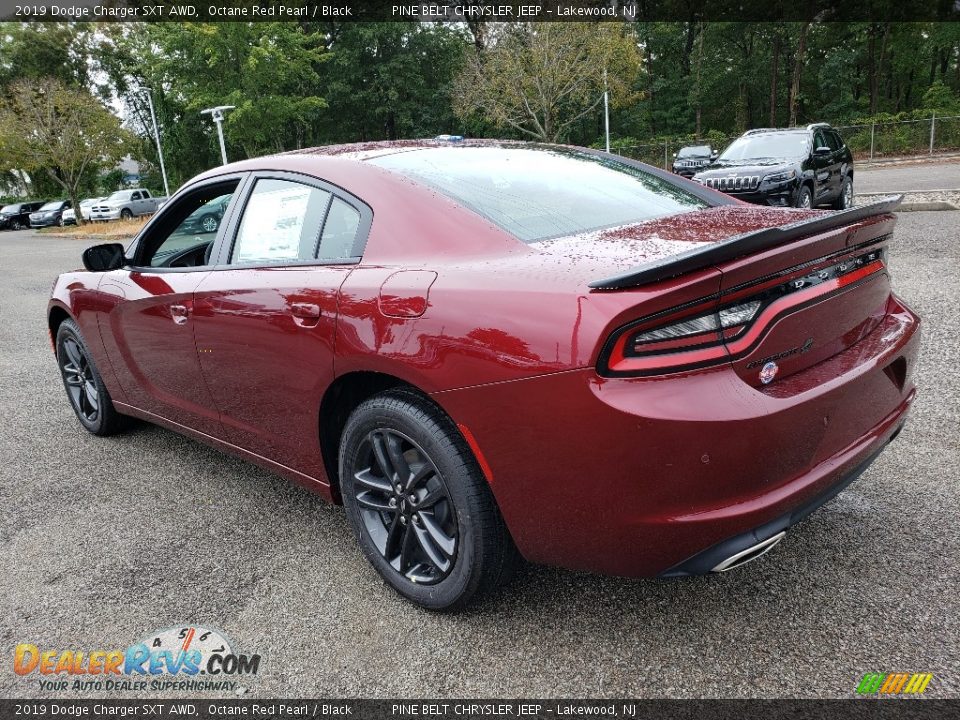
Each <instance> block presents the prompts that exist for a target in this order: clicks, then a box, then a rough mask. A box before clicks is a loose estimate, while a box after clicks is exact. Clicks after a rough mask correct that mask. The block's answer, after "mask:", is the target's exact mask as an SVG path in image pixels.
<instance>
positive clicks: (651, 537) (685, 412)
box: [435, 298, 920, 576]
mask: <svg viewBox="0 0 960 720" xmlns="http://www.w3.org/2000/svg"><path fill="white" fill-rule="evenodd" d="M919 337H920V334H919V320H918V318H917V317H916V316H915V315H914V314H913V313H912V312H911V311H910V310H909V309H908V308H906V307H905V306H904V305H902V303H900V302H899V301H898V300H896V299H895V298H891V300H890V310H889V313H888V315H887V316H886V317H885V319H884V321H883V322H882V323H881V324H880V325H878V326H877V328H876V329H875V330H874V331H873V332H872V333H871V334H870V335H869V336H868V337H866V338H864V339H862V340H861V341H860V342H859V343H857V345H855V346H853V347H852V348H850V349H849V350H848V351H845V352H843V353H840V354H839V355H838V356H835V357H834V358H830V359H828V360H825V361H823V362H821V363H819V364H817V365H815V366H814V367H812V368H809V369H808V370H805V371H801V372H799V373H796V374H794V375H792V376H790V377H788V378H785V379H784V380H782V381H775V382H774V383H772V384H771V385H769V386H766V387H764V388H754V387H751V386H749V385H748V384H747V383H745V382H744V381H743V380H742V379H741V378H740V377H739V376H738V375H737V374H736V373H735V372H734V371H733V369H732V368H730V367H729V366H727V367H721V368H716V369H712V370H709V371H698V372H692V373H688V374H682V373H677V374H674V375H670V376H664V377H659V378H622V379H621V378H618V379H608V378H601V377H598V376H597V374H596V372H595V371H593V370H592V369H589V370H587V369H584V370H577V371H570V372H565V373H557V374H554V375H548V376H541V377H539V378H533V379H529V380H521V381H516V382H509V383H501V384H498V385H491V386H484V387H478V388H466V389H462V390H455V391H449V392H443V393H438V394H437V395H436V396H435V397H436V399H437V401H438V402H439V403H440V404H441V405H442V406H443V407H444V408H445V409H446V410H447V411H448V412H449V413H450V414H451V416H452V417H453V418H454V420H455V421H456V422H457V423H458V424H460V425H462V426H465V427H466V428H467V429H468V430H469V431H470V434H471V435H472V438H473V439H474V440H475V442H476V447H475V450H477V449H478V450H479V452H480V453H481V454H482V455H483V462H481V465H484V464H486V466H487V467H488V468H489V477H488V479H489V481H490V484H491V487H492V489H493V492H494V495H495V496H496V498H497V501H498V503H499V505H500V509H501V511H502V513H503V516H504V519H505V520H506V522H507V525H508V527H509V528H510V531H511V533H512V535H513V537H514V540H515V541H516V543H517V546H518V548H519V549H520V551H521V553H522V554H523V555H524V556H525V557H527V558H528V559H529V560H531V561H534V562H541V563H546V564H553V565H560V566H564V567H569V568H576V569H584V570H591V571H596V572H602V573H606V574H612V575H624V576H658V575H684V574H693V573H695V572H702V571H709V570H710V569H712V568H714V567H715V566H716V564H717V563H714V564H713V565H710V566H709V567H707V565H708V564H709V562H711V561H712V560H713V558H714V557H715V556H716V555H717V554H718V553H714V554H706V555H705V554H703V553H704V552H705V551H708V552H709V551H710V550H711V549H712V548H715V547H716V546H718V545H720V544H722V543H728V545H727V546H724V547H723V550H727V549H730V548H732V547H734V546H737V547H739V546H740V545H742V546H743V547H747V546H748V544H749V543H748V541H751V540H752V542H753V543H755V542H757V541H761V540H764V539H767V538H769V537H772V536H773V535H774V534H776V533H777V532H780V531H781V530H782V529H783V528H785V527H789V526H790V525H792V524H793V523H795V522H797V521H799V519H801V518H802V517H805V516H806V514H808V513H809V512H812V511H813V509H815V508H816V507H818V506H819V505H820V504H822V502H826V500H827V499H829V497H832V495H833V494H835V492H839V490H840V489H842V487H843V486H844V485H845V483H846V482H850V481H852V479H853V478H854V477H856V476H857V475H858V474H859V473H860V472H862V470H863V469H864V468H865V466H866V464H868V460H872V459H873V458H874V457H875V456H876V455H877V454H878V453H879V452H880V451H881V450H882V448H883V447H884V446H885V445H886V444H887V443H888V442H889V441H890V440H891V439H892V438H893V437H894V436H895V435H896V433H898V432H899V430H900V428H901V427H902V426H903V423H904V421H905V419H906V415H907V414H908V412H909V408H910V405H911V403H912V401H913V398H914V395H915V389H914V387H913V384H912V382H911V381H910V375H911V373H912V370H913V367H914V364H915V361H916V356H917V352H918V348H919ZM505 419H506V420H505ZM834 491H835V492H834ZM729 543H732V544H729ZM733 552H736V549H734V550H733ZM730 554H732V553H730ZM728 556H729V555H728ZM704 568H705V570H704Z"/></svg>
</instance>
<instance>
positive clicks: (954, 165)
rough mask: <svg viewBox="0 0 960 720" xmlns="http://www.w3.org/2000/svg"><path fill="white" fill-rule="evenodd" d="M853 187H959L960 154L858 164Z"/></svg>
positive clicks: (874, 189) (864, 189) (894, 189)
mask: <svg viewBox="0 0 960 720" xmlns="http://www.w3.org/2000/svg"><path fill="white" fill-rule="evenodd" d="M854 188H855V190H856V192H858V193H874V192H890V193H898V192H917V191H921V192H922V191H929V190H960V158H951V159H949V160H948V159H943V160H938V161H935V162H925V161H911V162H903V163H897V164H882V165H881V164H878V165H867V164H855V166H854Z"/></svg>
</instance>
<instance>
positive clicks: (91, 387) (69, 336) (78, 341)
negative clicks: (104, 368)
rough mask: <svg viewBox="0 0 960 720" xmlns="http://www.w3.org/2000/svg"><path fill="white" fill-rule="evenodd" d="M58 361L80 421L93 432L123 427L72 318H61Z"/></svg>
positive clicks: (123, 419) (111, 431)
mask: <svg viewBox="0 0 960 720" xmlns="http://www.w3.org/2000/svg"><path fill="white" fill-rule="evenodd" d="M57 364H58V365H59V366H60V375H61V377H62V378H63V387H64V388H65V389H66V391H67V397H68V398H70V405H71V406H72V407H73V411H74V413H76V416H77V419H78V420H79V421H80V424H81V425H83V427H84V428H86V429H87V430H88V431H89V432H91V433H93V434H94V435H113V434H114V433H116V432H119V431H120V430H122V429H123V427H124V425H125V424H126V420H127V417H126V416H125V415H121V414H120V413H118V412H117V411H116V409H115V408H114V407H113V402H112V401H111V400H110V393H109V392H107V388H106V386H104V384H103V379H102V378H101V377H100V373H99V372H97V367H96V365H94V363H93V358H92V357H91V356H90V351H89V350H88V349H87V344H86V343H85V342H84V341H83V337H82V336H81V335H80V328H78V327H77V324H76V323H75V322H74V321H73V320H64V321H63V322H62V323H61V324H60V327H59V329H58V330H57Z"/></svg>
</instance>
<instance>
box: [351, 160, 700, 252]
mask: <svg viewBox="0 0 960 720" xmlns="http://www.w3.org/2000/svg"><path fill="white" fill-rule="evenodd" d="M370 162H371V163H373V164H374V165H379V166H380V167H383V168H386V169H387V170H392V171H394V172H397V173H400V174H402V175H405V176H407V177H410V178H412V179H414V180H416V181H418V182H421V183H423V184H425V185H429V186H430V187H433V188H436V189H437V190H439V191H440V192H442V193H443V194H444V195H447V196H448V197H451V198H453V199H454V200H455V201H457V202H458V203H459V204H461V205H463V206H464V207H467V208H469V209H471V210H473V211H474V212H476V213H478V214H479V215H482V216H483V217H485V218H487V219H489V220H490V221H492V222H494V223H496V224H497V225H499V226H500V227H501V228H503V229H504V230H506V231H507V232H509V233H511V234H513V235H514V236H516V237H517V238H519V239H520V240H523V241H524V242H528V243H530V242H536V241H538V240H545V239H547V238H551V237H563V236H567V235H576V234H579V233H584V232H589V231H592V230H599V229H601V228H607V227H614V226H618V225H628V224H634V223H639V222H644V221H645V220H650V219H651V218H655V217H662V216H665V215H677V214H679V213H683V212H689V211H691V210H697V209H700V208H703V207H706V205H707V204H706V203H705V202H704V201H702V200H700V199H699V198H697V197H696V196H695V195H692V194H691V193H689V192H687V191H686V190H682V189H680V188H679V187H677V186H676V185H674V184H673V183H671V182H669V181H667V180H664V179H661V178H659V177H657V176H655V175H652V174H650V173H647V172H645V171H643V170H641V169H639V168H635V167H633V166H631V165H627V164H625V163H621V162H618V161H616V160H612V159H610V158H604V157H600V156H596V155H590V154H587V153H584V152H580V151H576V150H569V149H561V148H510V147H462V146H461V147H457V148H425V149H418V150H412V151H406V152H399V153H394V154H391V155H382V156H380V157H376V158H373V159H371V160H370Z"/></svg>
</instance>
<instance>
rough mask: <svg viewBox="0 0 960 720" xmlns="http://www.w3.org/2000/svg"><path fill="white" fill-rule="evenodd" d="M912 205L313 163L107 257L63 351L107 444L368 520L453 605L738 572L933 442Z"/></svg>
mask: <svg viewBox="0 0 960 720" xmlns="http://www.w3.org/2000/svg"><path fill="white" fill-rule="evenodd" d="M224 195H229V199H228V201H226V210H225V212H224V214H223V216H222V220H221V222H220V223H219V225H218V228H217V231H216V234H215V235H212V234H209V233H208V234H199V233H197V232H195V229H192V228H193V224H192V223H191V221H190V218H191V217H196V215H195V214H196V213H197V212H198V211H201V210H202V208H203V206H204V205H206V204H207V203H210V202H223V196H224ZM895 204H896V199H894V200H891V201H888V202H885V203H880V204H877V205H874V206H869V207H864V208H855V209H852V210H847V211H844V212H839V213H830V212H826V211H823V212H821V211H815V210H794V209H774V208H761V207H757V206H753V205H746V204H743V203H740V202H739V201H737V200H734V199H733V198H730V197H728V196H726V195H723V194H721V193H718V192H715V191H713V190H711V189H709V188H705V187H702V186H700V185H698V184H696V183H693V182H690V181H687V180H683V179H681V178H678V177H677V176H675V175H671V174H669V173H666V172H663V171H660V170H657V169H655V168H651V167H648V166H646V165H643V164H640V163H635V162H632V161H628V160H623V159H620V158H616V157H612V156H609V155H605V154H603V153H599V152H594V151H589V150H582V149H577V148H569V147H557V146H532V145H524V144H519V143H518V144H513V143H499V142H479V141H476V142H472V141H467V142H461V143H456V144H449V143H444V142H434V141H424V142H399V143H385V144H372V145H357V146H339V147H333V148H324V149H318V150H306V151H299V152H296V153H292V154H285V155H278V156H273V157H265V158H260V159H256V160H249V161H245V162H240V163H235V164H233V165H227V166H224V167H219V168H216V169H215V170H211V171H210V172H208V173H206V174H204V175H201V176H200V177H198V178H197V179H195V180H194V181H192V182H190V183H188V184H187V185H186V186H185V187H184V188H183V189H181V190H180V191H179V192H178V193H177V195H176V196H175V197H174V198H173V199H171V200H170V201H169V202H168V203H167V204H166V206H165V207H164V208H163V209H162V210H161V212H160V213H159V214H158V215H157V216H156V217H154V218H153V219H152V220H151V221H150V222H149V223H148V224H147V225H146V226H145V227H144V228H143V230H142V231H141V232H140V234H139V235H138V236H137V237H136V238H135V240H134V241H133V242H132V244H131V245H130V246H129V247H128V248H127V249H126V250H124V248H123V247H122V246H119V245H104V246H97V247H94V248H90V249H88V250H87V251H86V253H85V254H84V264H85V266H86V268H87V270H86V271H78V272H71V273H67V274H64V275H61V276H60V278H59V279H58V280H57V282H56V285H55V287H54V289H53V297H52V299H51V301H50V305H49V326H50V332H51V336H52V338H53V342H54V346H55V350H56V357H57V361H58V363H59V367H60V370H61V372H62V376H63V382H64V386H65V388H66V391H67V394H68V396H69V398H70V401H71V403H72V405H73V408H74V410H75V411H76V414H77V416H78V417H79V419H80V422H81V423H82V424H83V425H84V427H86V428H87V429H88V430H89V431H91V432H93V433H95V434H99V435H106V434H109V433H113V432H116V431H117V430H118V429H120V428H121V427H122V425H123V421H124V420H125V419H126V418H127V417H128V416H132V417H138V418H142V419H145V420H148V421H151V422H155V423H158V424H161V425H164V426H167V427H169V428H173V429H174V430H177V431H179V432H183V433H186V434H188V435H191V436H193V437H196V438H198V439H200V440H202V441H204V442H208V443H210V444H212V445H214V446H216V447H219V448H223V449H226V450H229V451H231V452H235V453H237V454H239V455H241V456H244V457H246V458H248V459H250V460H252V461H254V462H256V463H259V464H261V465H263V466H264V467H267V468H270V469H271V470H274V471H276V472H279V473H281V474H283V475H286V476H288V477H290V478H292V479H294V480H296V481H298V482H300V483H302V484H304V485H306V486H307V487H309V488H312V489H313V490H315V491H317V492H318V493H320V494H321V495H323V496H324V497H326V498H327V499H329V500H332V501H334V502H341V501H342V502H343V504H344V505H345V506H346V512H347V516H348V518H349V521H350V523H351V525H352V527H353V529H354V531H355V533H356V535H357V538H358V540H359V543H360V546H361V547H362V549H363V551H364V553H365V554H366V556H367V558H368V559H369V560H370V562H371V563H372V564H373V565H374V567H375V568H376V569H377V570H378V571H379V572H380V573H381V574H382V575H383V577H384V578H385V579H386V580H387V581H388V582H389V583H390V584H391V585H392V586H393V587H394V588H396V589H397V590H398V591H399V592H401V593H402V594H403V595H405V596H406V597H408V598H410V599H411V600H413V601H415V602H417V603H420V604H421V605H423V606H426V607H430V608H435V609H452V608H456V607H460V606H462V605H463V604H464V603H466V602H467V601H468V600H469V599H470V598H471V597H473V596H475V595H476V594H477V592H478V591H486V590H489V589H490V588H492V587H495V586H496V585H498V584H499V583H500V582H502V581H503V580H504V578H505V577H506V576H507V575H508V574H509V570H510V567H511V565H512V562H513V560H514V559H515V557H516V553H517V552H519V554H520V555H522V556H523V557H526V558H527V559H529V560H531V561H535V562H541V563H551V564H556V565H561V566H566V567H570V568H583V569H589V570H593V571H598V572H603V573H612V574H618V575H628V576H661V577H675V576H683V575H691V574H697V573H704V572H710V571H720V570H726V569H729V568H731V567H734V566H736V565H739V564H742V563H743V562H746V561H747V560H750V559H752V558H754V557H756V556H758V555H760V554H762V553H763V552H765V551H766V550H768V549H769V548H770V547H772V546H773V545H774V544H776V542H777V541H778V540H779V539H780V538H782V537H783V534H784V532H785V531H786V530H787V529H788V528H789V527H790V526H791V525H793V524H794V523H796V522H797V521H799V520H800V519H802V518H803V517H804V516H805V515H807V514H808V513H809V512H811V511H812V510H813V509H814V508H816V507H818V506H819V505H820V504H822V503H823V502H825V501H826V500H827V499H829V498H830V497H832V496H833V495H835V494H836V493H837V492H839V491H840V490H841V489H842V488H843V487H844V486H845V485H846V484H847V483H849V482H850V481H851V480H852V479H854V478H855V477H856V476H857V475H858V474H859V473H860V472H862V470H863V469H864V468H865V467H866V466H867V465H868V464H869V463H870V461H871V460H872V459H873V458H874V457H875V456H876V455H877V453H878V452H879V451H880V450H881V449H882V448H883V447H884V446H885V445H886V444H887V443H888V442H889V441H890V440H891V439H893V437H894V436H895V435H896V434H897V433H898V432H899V431H900V428H901V427H902V425H903V422H904V420H905V418H906V415H907V412H908V409H909V407H910V404H911V401H912V400H913V397H914V393H915V390H914V386H913V383H912V382H911V371H912V370H913V367H914V363H915V360H916V355H917V348H918V344H919V332H918V329H919V320H918V318H917V317H916V315H914V314H913V312H911V310H910V309H909V308H907V307H906V306H905V305H904V304H903V302H902V301H901V300H900V299H899V298H897V296H896V295H894V294H893V293H892V292H891V289H890V278H889V273H888V269H887V253H888V252H889V248H890V246H891V233H892V231H893V227H894V223H895V219H894V216H893V215H892V214H891V212H890V211H891V209H892V207H894V206H895ZM318 542H319V541H318Z"/></svg>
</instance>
